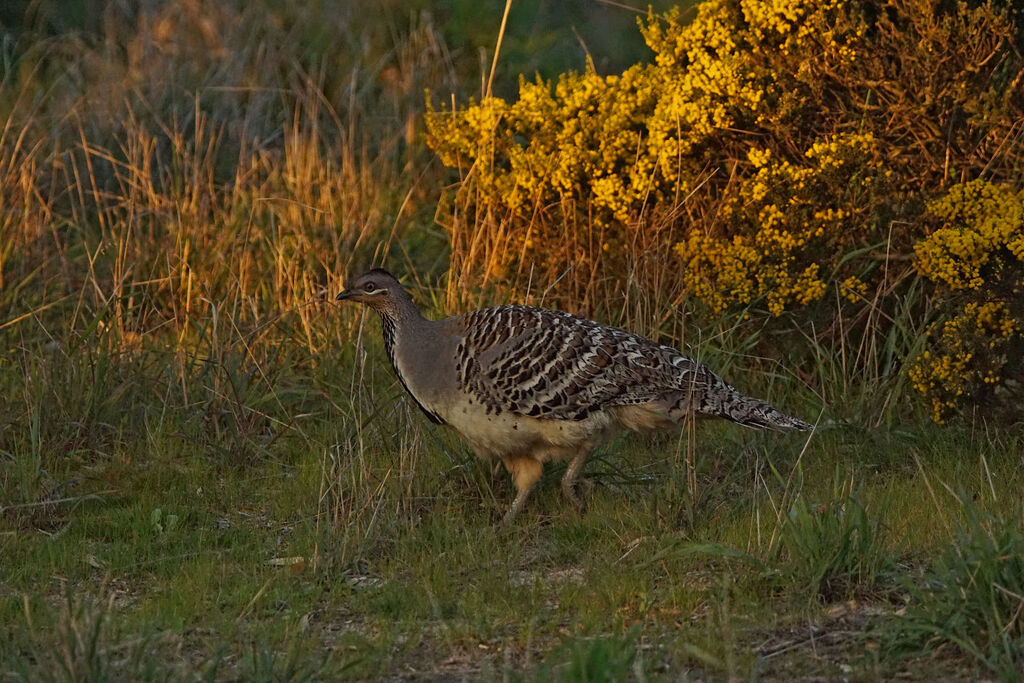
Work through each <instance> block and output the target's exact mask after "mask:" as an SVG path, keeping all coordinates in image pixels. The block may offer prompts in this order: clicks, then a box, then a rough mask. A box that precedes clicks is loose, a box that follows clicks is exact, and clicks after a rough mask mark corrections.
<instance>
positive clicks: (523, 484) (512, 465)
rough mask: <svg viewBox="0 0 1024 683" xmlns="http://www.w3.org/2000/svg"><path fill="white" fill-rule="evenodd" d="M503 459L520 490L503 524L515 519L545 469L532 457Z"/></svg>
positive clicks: (517, 488) (502, 521)
mask: <svg viewBox="0 0 1024 683" xmlns="http://www.w3.org/2000/svg"><path fill="white" fill-rule="evenodd" d="M501 460H502V462H504V463H505V469H507V470H508V471H509V473H510V474H511V475H512V481H513V482H515V485H516V491H518V493H517V494H516V497H515V500H513V501H512V507H510V508H509V509H508V512H506V513H505V517H504V518H502V520H501V523H502V524H506V525H507V524H508V523H509V522H511V521H512V520H513V519H515V516H516V515H518V514H519V511H520V510H522V509H523V506H524V505H526V499H527V498H528V497H529V495H530V491H532V490H533V487H534V486H536V485H537V482H538V481H539V480H540V474H541V472H542V471H543V470H544V465H543V464H542V463H541V462H539V461H538V460H534V459H533V458H530V457H514V456H508V457H504V458H502V459H501Z"/></svg>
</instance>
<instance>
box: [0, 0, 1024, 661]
mask: <svg viewBox="0 0 1024 683" xmlns="http://www.w3.org/2000/svg"><path fill="white" fill-rule="evenodd" d="M72 4H74V3H72ZM413 5H416V4H415V3H412V4H410V5H409V7H412V6H413ZM32 6H33V7H36V10H33V12H35V14H33V13H32V12H29V11H28V9H26V10H25V12H24V17H28V19H25V22H26V25H25V26H24V27H22V28H23V30H22V32H21V33H17V32H15V33H13V34H11V33H7V32H5V35H8V36H12V37H11V38H10V39H9V40H7V39H5V41H3V43H2V44H0V50H2V51H3V52H2V56H3V60H2V62H3V69H4V71H3V72H2V73H3V78H2V79H0V108H2V111H3V113H4V117H5V125H4V127H3V129H2V131H0V344H2V349H3V353H2V354H0V396H2V399H0V556H2V559H0V680H69V681H70V680H74V681H83V680H131V679H137V680H196V679H202V680H292V679H332V678H336V677H339V676H342V675H345V676H352V677H358V678H363V679H377V678H390V679H395V678H413V679H420V678H422V679H449V678H463V677H473V678H478V677H479V678H502V679H505V678H507V679H533V678H544V679H548V678H556V679H562V680H601V679H623V678H628V677H632V678H637V679H644V678H650V679H659V678H675V679H678V678H694V679H726V678H741V677H742V678H765V679H779V678H783V677H785V678H812V677H826V678H849V679H862V680H863V679H876V678H889V677H894V676H897V675H908V676H914V677H918V678H923V679H927V678H935V677H943V678H963V679H975V678H977V677H992V678H1005V679H1012V678H1014V677H1015V676H1018V675H1019V672H1020V669H1019V667H1020V662H1021V661H1022V660H1021V652H1022V649H1024V647H1022V644H1021V633H1022V632H1024V629H1022V626H1021V614H1022V609H1024V607H1022V605H1024V602H1022V598H1021V596H1022V595H1024V565H1022V561H1021V559H1020V558H1022V557H1024V533H1022V530H1021V529H1022V524H1021V522H1022V520H1021V508H1020V504H1019V501H1020V500H1022V499H1024V475H1022V474H1021V472H1022V471H1024V468H1022V466H1021V465H1022V464H1024V463H1022V454H1024V443H1022V437H1021V435H1020V431H1019V429H1017V430H1014V429H1012V428H999V427H994V426H986V425H985V423H984V421H983V420H981V419H977V420H975V421H973V422H970V421H968V422H966V423H961V425H960V426H954V427H951V428H939V427H936V426H935V425H933V424H931V423H930V422H929V421H928V420H927V418H926V416H924V415H922V414H921V413H920V412H919V411H917V410H915V409H913V408H911V407H908V406H905V405H903V404H904V401H903V400H902V397H903V396H905V394H904V393H901V392H902V391H903V389H905V387H903V384H902V383H903V382H904V380H901V379H900V378H899V377H898V376H894V375H886V374H885V372H884V367H888V366H887V365H885V364H884V363H883V364H881V366H884V367H883V368H882V371H870V367H869V366H870V365H871V358H870V357H869V358H868V360H864V358H865V357H868V356H871V354H870V353H864V354H862V353H861V350H862V349H863V348H867V346H865V347H861V348H857V347H855V346H854V347H851V348H850V349H846V348H836V349H832V348H823V347H813V348H811V349H810V351H808V350H807V348H804V351H807V353H805V354H804V357H805V358H807V357H812V358H814V357H815V356H816V358H817V360H815V361H814V362H813V363H809V364H808V365H807V366H806V367H800V369H799V370H791V369H787V368H790V367H792V366H793V364H792V363H790V364H788V365H787V361H788V359H789V356H787V355H786V351H787V349H788V348H789V347H790V346H798V345H799V344H794V343H791V342H793V341H798V342H800V344H803V342H804V341H806V340H803V339H800V335H798V334H797V332H796V331H791V332H790V333H788V335H786V336H781V335H779V334H778V332H777V331H775V332H773V333H772V334H774V335H776V337H778V339H779V341H774V342H771V343H767V342H766V339H752V338H750V336H749V335H748V334H747V333H743V334H740V333H736V332H730V331H729V330H730V329H731V328H730V325H729V324H728V323H727V322H722V321H718V322H712V323H709V324H706V325H705V327H703V328H701V327H699V325H698V322H697V321H691V320H690V319H688V318H686V317H685V315H686V311H688V310H689V309H690V307H689V305H688V302H686V301H683V302H666V301H660V300H658V299H657V298H652V297H651V296H648V293H644V292H632V291H631V292H629V300H628V303H627V305H626V311H625V312H624V313H623V316H622V318H621V319H618V320H609V319H608V318H607V317H605V318H604V319H605V320H606V321H608V322H615V323H619V324H623V325H626V326H629V327H631V328H633V329H636V330H638V331H641V332H644V333H650V334H655V335H660V336H659V339H662V340H665V341H672V342H673V343H678V341H679V340H680V339H681V338H682V337H683V335H684V334H685V335H688V336H687V337H686V341H687V342H692V341H693V340H694V339H699V340H700V343H698V344H693V343H690V344H689V345H690V347H691V348H692V347H696V351H697V352H699V354H700V355H701V357H702V358H704V359H705V360H706V361H707V362H708V363H709V365H711V366H712V367H713V368H714V369H716V370H719V371H721V372H723V374H724V375H725V376H726V377H727V379H729V380H731V381H732V382H733V383H734V384H736V385H738V386H739V387H740V388H742V389H744V390H746V391H748V392H750V393H752V394H755V395H758V396H761V397H764V398H766V399H769V400H771V401H772V402H773V403H774V404H776V405H778V406H779V407H781V408H783V409H786V410H788V411H790V412H793V413H795V414H799V415H801V416H803V417H805V418H808V419H810V420H811V421H815V420H818V421H819V423H820V424H819V428H818V429H817V430H816V431H815V432H814V433H812V434H810V435H809V436H807V435H778V434H763V433H758V432H753V431H749V430H745V429H742V428H740V427H737V426H735V425H731V424H725V423H717V422H711V421H708V422H701V423H699V424H697V425H693V426H692V428H687V429H684V430H683V431H682V432H681V434H663V435H654V436H629V437H625V436H624V437H623V438H621V439H619V440H617V441H616V442H614V443H613V444H610V445H609V446H607V447H605V448H603V449H602V450H601V451H599V452H598V453H597V454H596V455H595V457H594V458H593V459H592V460H591V462H590V463H589V465H588V467H587V469H586V472H585V474H586V475H587V476H588V477H589V479H590V480H591V481H592V482H593V484H594V485H593V486H592V487H590V488H589V490H588V491H587V493H586V499H587V502H588V507H587V510H586V511H585V512H583V513H577V512H576V511H574V510H573V509H572V508H571V507H570V506H569V505H567V504H566V502H565V501H564V500H563V499H562V497H561V494H560V491H559V488H558V486H557V481H558V478H559V476H560V474H561V468H560V467H559V466H553V467H551V468H550V471H549V472H547V474H546V476H545V479H544V480H543V482H542V485H541V487H540V488H539V489H538V491H537V492H536V493H535V494H534V497H533V499H532V500H531V501H530V504H529V506H528V507H527V509H526V511H525V513H524V514H523V515H522V516H521V517H520V518H519V519H518V520H517V521H516V523H515V524H514V525H513V526H512V527H511V528H508V529H501V528H499V527H497V526H496V522H497V520H498V519H500V516H501V514H502V513H503V512H504V510H505V507H506V506H507V504H508V503H509V502H510V501H511V499H512V496H513V489H512V486H511V484H510V482H509V481H508V480H507V476H506V475H505V474H504V472H502V471H499V472H494V471H492V469H491V467H490V465H489V464H487V463H482V462H479V461H477V460H475V459H474V458H473V457H472V456H471V455H470V454H469V452H468V450H467V449H466V447H465V446H464V445H462V444H461V442H460V441H459V440H458V439H457V438H456V437H455V436H454V435H453V434H450V433H448V432H447V431H445V430H444V429H438V428H434V427H432V426H430V425H428V424H427V423H426V421H425V419H424V418H423V417H422V416H421V415H420V414H419V413H418V412H417V411H416V410H415V407H414V406H412V405H411V403H410V402H409V401H408V400H407V399H406V398H404V396H403V395H402V392H401V388H400V386H399V385H398V383H397V381H396V380H395V378H394V376H393V374H392V373H391V370H390V368H389V367H388V366H387V361H386V357H385V355H384V353H383V351H382V349H381V347H380V343H379V333H378V331H377V329H376V325H377V324H376V322H375V321H373V320H372V319H371V318H369V317H367V316H366V315H365V313H364V312H362V311H360V310H358V309H357V307H354V306H353V307H347V308H338V307H336V306H334V305H333V303H328V302H330V301H331V298H330V296H329V295H330V294H333V293H334V292H336V291H338V289H340V280H341V279H342V278H343V277H344V276H345V274H346V273H349V272H350V271H351V270H353V269H354V268H356V267H359V266H360V265H365V264H367V263H370V262H384V263H386V264H387V265H389V266H390V267H392V268H393V269H394V270H396V271H399V272H402V273H403V274H405V275H406V276H407V279H408V281H409V282H410V284H411V285H413V288H414V290H415V292H416V296H417V297H418V298H419V300H420V301H421V302H423V303H424V305H425V306H426V308H427V309H428V310H430V311H432V312H433V313H434V314H440V313H441V311H442V309H444V308H447V307H446V306H443V305H442V303H441V302H442V301H444V300H445V299H446V298H447V300H448V301H449V302H451V301H453V300H459V299H461V300H462V301H463V302H465V301H466V300H468V299H473V300H478V301H481V302H483V301H488V302H492V303H493V302H496V301H497V300H503V299H502V295H501V294H499V293H491V292H478V291H463V292H461V294H462V295H463V296H461V297H459V296H456V297H452V296H451V292H452V290H453V289H458V287H459V286H458V283H446V282H445V281H444V278H443V273H444V272H445V269H446V263H447V259H448V249H449V247H448V242H447V239H446V235H445V234H444V233H443V232H442V231H441V230H440V229H439V228H438V227H437V226H436V225H435V224H434V222H433V220H432V219H433V215H434V214H433V212H434V210H435V207H436V203H437V201H438V197H439V196H440V195H441V193H442V188H443V185H444V183H445V182H448V181H450V180H452V178H451V177H447V176H445V175H444V174H443V173H441V172H440V171H439V167H438V165H437V164H436V162H434V161H433V160H432V157H431V156H430V155H429V153H427V152H426V151H425V150H424V148H423V145H422V137H421V128H420V118H419V117H420V115H421V114H422V110H423V107H424V103H423V102H424V98H423V88H424V87H428V86H429V87H431V88H433V89H434V91H435V92H439V91H441V92H446V90H445V88H447V89H449V90H451V89H455V90H458V91H459V92H460V93H462V94H463V95H464V94H465V92H466V91H467V90H468V91H472V89H473V88H475V87H476V85H475V84H476V82H478V81H479V80H480V79H479V73H477V74H476V76H477V78H475V79H474V78H467V76H466V73H467V70H470V71H471V69H470V68H469V67H467V64H470V65H473V67H474V68H475V65H477V64H478V62H480V61H481V60H479V55H477V54H476V53H475V52H474V51H473V50H470V49H463V50H462V51H461V52H460V51H459V50H457V49H455V48H450V47H449V45H451V44H453V43H458V42H459V40H458V38H459V36H457V35H456V36H453V35H450V34H449V35H445V34H444V33H443V31H442V30H441V29H440V28H439V26H440V25H441V24H443V22H444V20H445V18H446V16H447V15H445V13H444V12H443V11H442V10H441V9H438V13H437V14H436V15H432V14H430V13H429V12H421V11H419V9H416V10H415V11H412V10H409V7H407V6H406V4H403V3H401V2H383V3H381V8H382V9H381V12H380V13H379V15H378V14H375V13H365V12H356V11H353V10H352V9H351V8H349V9H347V10H346V11H340V10H338V9H337V8H336V7H335V6H334V5H330V7H326V8H325V7H321V6H320V5H319V4H318V3H312V5H310V6H309V7H308V8H304V10H303V11H302V12H300V13H294V12H293V10H292V9H291V7H292V6H291V5H289V4H287V3H285V4H282V5H280V6H278V5H276V4H273V3H267V4H260V3H251V4H246V5H245V8H244V9H242V8H240V6H238V5H235V4H231V3H227V2H225V3H206V4H203V6H202V8H201V7H200V6H199V5H198V4H195V3H182V5H181V7H180V8H179V7H178V6H177V5H169V6H167V7H156V8H154V9H153V10H152V12H150V13H149V14H140V13H133V12H134V10H132V9H131V8H130V7H129V6H128V5H121V4H118V3H111V4H110V5H109V7H107V9H105V10H104V11H103V12H102V13H99V14H96V13H92V12H83V13H81V16H80V19H81V21H83V22H85V24H84V25H82V26H78V25H76V26H71V27H66V26H62V25H60V21H58V20H57V18H59V17H73V16H79V15H73V14H68V13H61V12H58V11H57V9H60V8H59V6H58V5H57V4H55V3H53V2H42V3H35V4H33V5H32ZM76 6H77V5H76ZM83 6H84V5H83ZM296 6H297V5H296ZM345 7H348V6H347V5H345ZM353 7H355V5H353ZM438 7H442V6H441V5H439V6H438ZM55 8H57V9H55ZM211 8H212V9H211ZM416 8H421V5H416ZM435 9H437V8H435ZM5 11H7V10H5ZM207 12H211V13H212V14H210V15H208V14H207ZM15 14H17V13H15ZM209 16H214V18H215V19H216V21H213V22H211V21H209V19H208V17H209ZM453 16H455V15H453ZM545 16H546V15H545ZM24 17H23V16H22V14H17V18H19V19H18V20H19V21H20V20H21V19H22V18H24ZM33 17H35V18H34V19H33ZM47 17H49V18H47ZM449 18H450V17H449ZM0 20H2V21H4V22H9V21H11V19H10V18H9V17H8V16H7V15H0ZM471 20H472V18H470V19H467V20H466V21H471ZM33 21H34V22H36V24H38V26H37V25H36V24H33ZM61 21H63V19H62V20H61ZM472 21H475V20H472ZM631 21H632V19H631V18H630V20H629V21H628V22H626V23H629V22H631ZM360 22H362V23H360ZM435 22H436V23H435ZM494 23H495V28H496V26H497V23H498V18H495V21H494ZM94 24H95V25H94ZM5 25H6V24H5ZM33 27H34V28H33ZM33 31H37V33H33ZM581 33H582V34H583V35H587V32H586V31H582V32H581ZM513 38H514V36H511V37H510V40H513ZM512 44H515V43H514V42H513V43H512ZM519 47H520V49H521V50H522V51H524V52H530V50H529V49H528V47H529V43H528V42H525V41H523V42H521V44H520V45H519ZM463 48H465V46H463ZM597 61H600V60H599V59H598V60H597ZM483 62H484V63H485V64H486V63H487V62H489V58H488V59H485V60H483ZM467 82H468V83H471V84H473V85H472V87H467V86H465V85H464V84H465V83H467ZM239 84H243V86H244V87H240V86H239ZM502 87H510V86H509V83H508V82H506V83H504V84H503V86H502ZM540 284H541V283H537V284H536V285H535V289H538V290H539V288H540ZM654 294H656V293H654ZM645 296H648V298H644V297H645ZM605 303H607V302H605ZM611 308H614V306H612V307H611ZM691 323H692V324H691ZM746 329H749V328H746ZM698 331H699V334H698ZM918 331H919V330H918ZM914 333H915V330H913V329H910V328H909V327H908V328H907V336H908V337H912V336H913V334H914ZM765 337H767V333H766V334H765ZM755 342H759V343H758V344H756V348H755ZM760 342H765V343H760ZM804 346H805V347H806V345H804ZM898 348H901V347H900V346H899V344H898V343H896V342H894V343H893V344H892V345H891V346H886V348H885V349H883V351H882V352H879V353H878V354H876V356H877V357H881V356H883V355H885V354H889V356H892V355H894V354H896V353H897V352H898V351H897V349H898ZM765 349H768V350H769V351H770V353H766V352H765ZM755 353H757V354H760V355H761V356H766V355H767V356H769V358H768V359H766V358H764V357H760V358H759V357H756V356H755V355H754V354H755ZM901 387H903V389H901ZM972 425H974V426H972Z"/></svg>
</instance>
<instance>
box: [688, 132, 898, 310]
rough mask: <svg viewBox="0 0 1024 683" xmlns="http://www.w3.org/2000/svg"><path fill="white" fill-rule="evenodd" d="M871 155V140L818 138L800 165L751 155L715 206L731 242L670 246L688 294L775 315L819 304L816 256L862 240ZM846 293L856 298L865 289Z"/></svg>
mask: <svg viewBox="0 0 1024 683" xmlns="http://www.w3.org/2000/svg"><path fill="white" fill-rule="evenodd" d="M877 156H878V155H877V150H876V149H875V140H874V138H873V136H871V135H870V134H865V135H860V134H850V135H840V136H835V137H831V138H829V139H827V140H819V141H817V142H815V143H813V144H812V145H811V147H810V148H809V149H808V150H807V151H806V153H805V154H804V155H803V158H805V159H806V160H807V164H806V165H802V166H797V165H795V164H794V163H792V162H789V161H778V160H775V159H774V158H773V157H772V154H771V152H770V151H769V150H767V149H756V148H755V149H751V150H750V151H749V152H748V153H747V159H748V161H749V162H750V165H751V166H752V167H753V169H754V172H753V174H752V175H750V176H749V177H747V178H746V179H745V180H743V181H741V182H740V184H739V187H738V189H737V191H736V192H735V193H734V194H733V195H732V196H731V197H729V198H728V199H726V201H725V202H724V203H723V205H722V207H721V212H720V213H721V215H722V216H723V217H725V218H727V219H728V220H729V221H730V226H731V228H732V230H734V231H735V233H734V234H733V235H732V237H720V238H716V237H710V236H706V235H692V236H690V238H689V239H687V240H686V241H685V242H680V243H678V244H677V245H676V246H675V251H676V253H677V254H678V255H679V256H680V257H681V258H682V259H684V261H685V267H684V269H683V279H684V282H685V283H686V285H687V286H688V288H689V289H690V291H691V292H692V293H694V294H696V295H697V296H699V297H700V298H701V299H703V300H704V301H705V302H706V303H707V304H708V305H709V306H710V307H711V309H712V310H713V311H715V312H720V311H722V310H724V309H725V308H726V307H728V306H730V305H740V306H745V305H747V304H750V303H751V302H753V301H755V300H758V299H760V298H762V297H763V298H764V301H765V306H766V307H767V309H768V311H769V312H770V313H771V314H772V315H775V316H778V315H780V314H781V313H782V312H783V311H784V310H786V309H787V308H788V307H791V306H793V305H805V304H808V303H810V302H812V301H815V300H817V299H819V298H821V296H822V295H824V293H825V290H826V284H825V281H824V280H823V279H822V278H821V272H820V270H821V269H820V266H819V264H818V263H817V262H816V257H817V255H818V254H820V253H836V251H837V249H836V247H839V248H840V249H842V248H845V247H847V246H849V245H850V244H851V243H853V242H854V241H855V240H856V239H857V236H858V235H861V234H863V232H864V228H865V226H866V225H867V223H868V215H867V211H868V210H869V209H868V207H867V204H866V202H863V201H857V198H859V197H862V196H864V195H865V194H866V193H868V192H870V189H871V186H872V184H873V183H874V182H875V180H876V178H877V177H878V174H877V170H878V165H879V162H878V159H877ZM855 279H856V278H855V277H852V276H851V279H848V280H847V283H850V282H852V280H855ZM850 287H851V291H854V292H860V293H862V292H863V291H866V287H867V285H866V284H864V283H861V284H860V285H858V286H857V289H852V287H853V285H851V286H850ZM847 298H849V299H850V300H851V301H858V300H859V297H857V296H849V295H848V296H847Z"/></svg>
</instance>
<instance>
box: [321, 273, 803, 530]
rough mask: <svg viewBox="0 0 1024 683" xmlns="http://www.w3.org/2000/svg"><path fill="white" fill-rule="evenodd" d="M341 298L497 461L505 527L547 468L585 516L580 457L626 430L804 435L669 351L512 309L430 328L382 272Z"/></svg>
mask: <svg viewBox="0 0 1024 683" xmlns="http://www.w3.org/2000/svg"><path fill="white" fill-rule="evenodd" d="M337 300H338V301H354V302H358V303H362V304H365V305H366V306H369V307H370V308H371V309H373V310H374V311H375V312H376V313H377V314H378V315H379V317H380V322H381V331H382V334H383V338H384V348H385V351H386V352H387V356H388V359H389V360H390V361H391V365H392V367H393V368H394V371H395V374H396V375H397V376H398V380H399V381H400V382H401V384H402V386H403V387H404V388H405V391H406V392H407V393H408V394H409V396H410V397H411V398H412V400H413V401H414V402H415V403H416V405H417V406H418V407H419V408H420V410H422V411H423V413H424V414H425V415H426V416H427V418H429V419H430V420H431V421H432V422H434V423H436V424H439V425H447V426H449V427H451V428H452V429H454V430H455V431H456V432H458V434H459V435H460V436H461V437H462V438H463V439H464V440H465V441H466V442H467V443H468V444H469V446H470V448H471V449H472V450H473V451H474V452H475V453H476V455H477V456H479V457H481V458H484V459H491V460H493V459H500V460H501V462H502V464H503V465H504V466H505V469H506V470H508V472H509V474H510V475H511V477H512V481H513V483H514V485H515V488H516V495H515V498H514V500H513V501H512V504H511V506H510V507H509V508H508V510H507V512H506V513H505V515H504V517H503V520H502V522H503V524H508V523H509V522H511V521H512V520H513V519H514V518H515V517H516V516H517V515H518V514H519V513H520V512H521V511H522V509H523V507H524V505H525V503H526V500H527V498H528V497H529V495H530V492H531V491H532V490H533V489H534V487H535V486H536V485H537V482H538V480H539V479H540V477H541V473H542V471H543V468H544V465H545V464H546V463H548V462H553V461H568V463H569V464H568V467H567V468H566V471H565V474H564V475H563V477H562V483H561V487H562V491H563V493H564V495H565V497H566V498H567V499H568V500H569V502H570V503H571V504H572V505H573V506H574V507H575V508H577V509H582V508H583V503H582V501H581V499H580V497H579V496H578V494H577V491H576V488H577V479H578V477H579V475H580V472H581V470H582V469H583V466H584V464H585V463H586V460H587V457H588V455H589V454H590V453H591V452H592V451H593V450H594V449H595V448H596V447H597V446H598V445H599V444H601V443H602V442H605V441H606V440H608V439H610V438H612V437H613V436H614V435H615V434H617V433H621V431H623V430H633V431H644V430H652V429H664V428H671V427H676V426H679V425H681V424H682V422H683V421H684V420H685V419H687V418H688V417H692V416H712V417H719V418H724V419H726V420H731V421H732V422H736V423H739V424H740V425H744V426H748V427H758V428H766V429H774V430H801V431H803V430H809V429H811V428H812V427H811V425H810V424H808V423H807V422H805V421H803V420H801V419H799V418H796V417H792V416H790V415H787V414H784V413H782V412H781V411H779V410H777V409H775V408H773V407H772V406H770V405H768V404H767V403H764V402H763V401H760V400H758V399H756V398H752V397H749V396H745V395H744V394H742V393H740V392H739V391H737V390H736V389H734V388H733V387H732V386H730V385H729V384H727V383H726V382H725V381H724V380H723V379H721V378H720V377H719V376H718V375H716V374H714V373H713V372H712V371H711V370H709V369H708V368H707V367H705V366H704V365H702V364H701V363H699V362H697V361H696V360H694V359H693V358H690V357H688V356H686V355H684V354H683V353H681V352H680V351H678V350H676V349H674V348H671V347H669V346H663V345H661V344H658V343H656V342H654V341H651V340H650V339H647V338H646V337H643V336H641V335H639V334H634V333H632V332H628V331H626V330H623V329H619V328H616V327H609V326H606V325H602V324H600V323H597V322H594V321H592V320H588V319H586V318H582V317H578V316H576V315H572V314H570V313H565V312H562V311H558V310H553V309H547V308H537V307H533V306H523V305H515V304H509V305H501V306H494V307H491V308H484V309H480V310H476V311H472V312H470V313H464V314H461V315H453V316H451V317H447V318H444V319H441V320H429V319H427V318H426V317H424V316H423V314H422V313H421V312H420V309H419V307H418V306H417V305H416V303H415V302H414V301H413V299H412V297H411V296H410V295H409V293H408V292H407V291H406V290H405V289H404V288H403V287H402V285H401V283H400V282H399V281H398V279H396V278H395V276H394V275H392V274H391V273H389V272H388V271H386V270H383V269H380V268H374V269H373V270H370V271H368V272H365V273H363V274H362V275H359V276H358V277H356V278H354V279H352V280H350V281H349V282H348V284H347V286H346V288H345V289H344V291H342V292H341V293H339V294H338V295H337Z"/></svg>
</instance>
